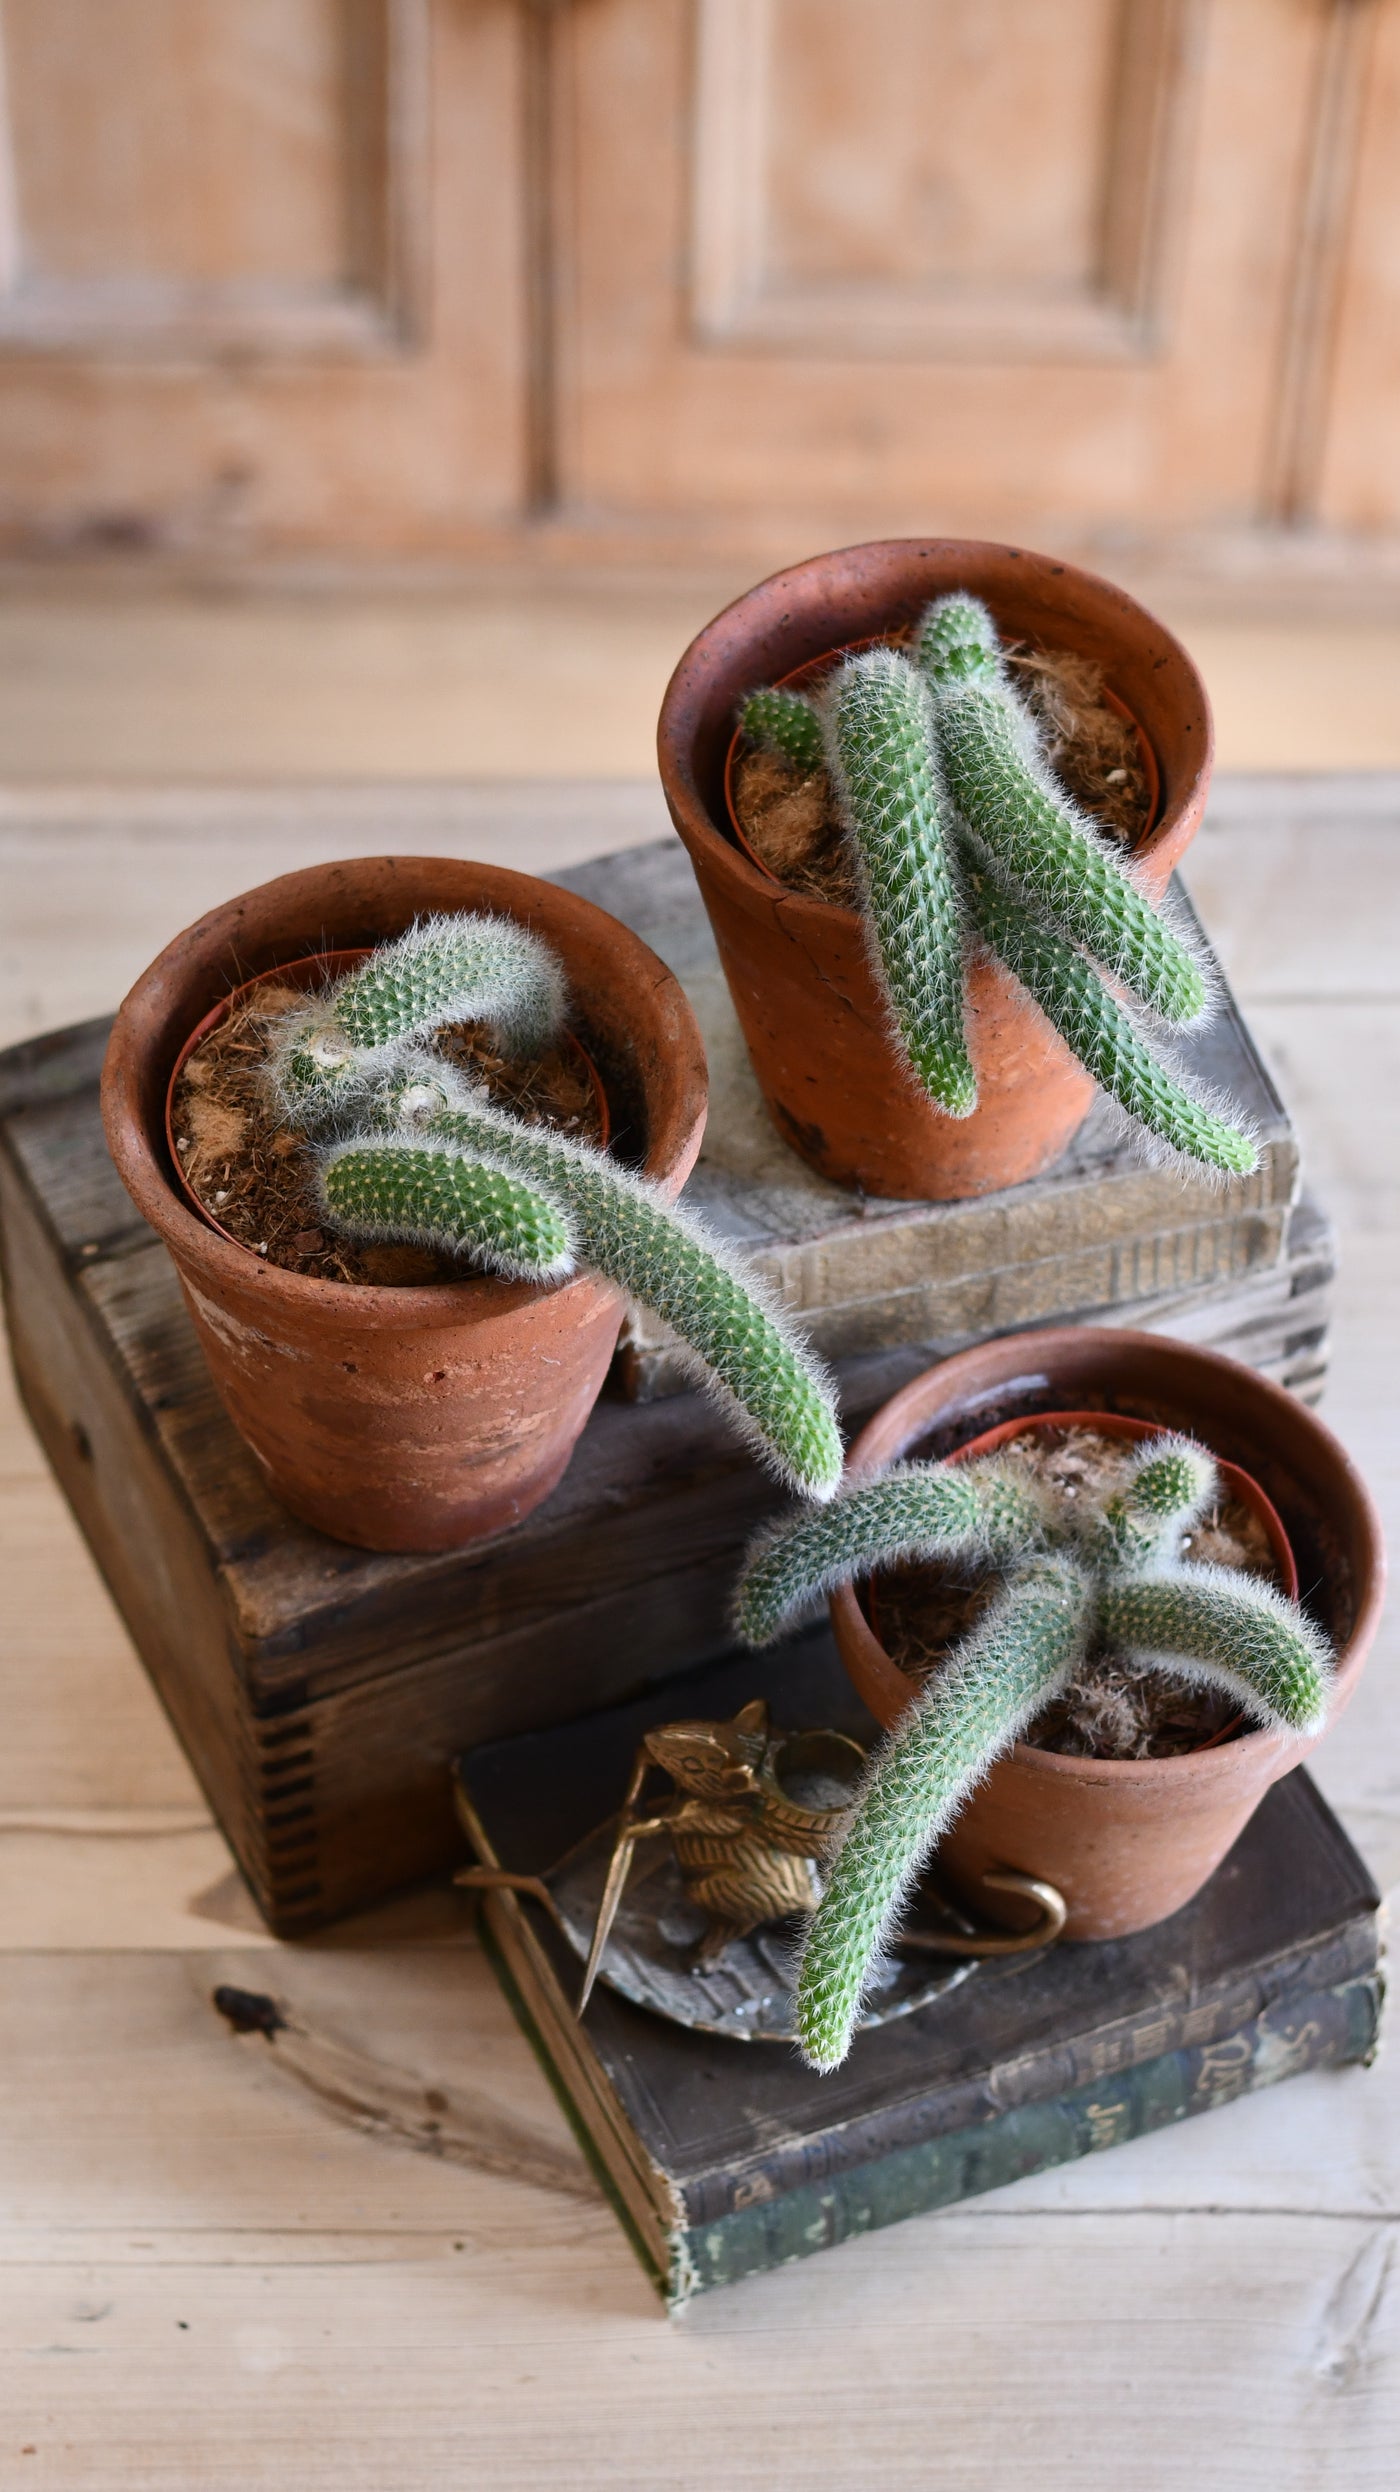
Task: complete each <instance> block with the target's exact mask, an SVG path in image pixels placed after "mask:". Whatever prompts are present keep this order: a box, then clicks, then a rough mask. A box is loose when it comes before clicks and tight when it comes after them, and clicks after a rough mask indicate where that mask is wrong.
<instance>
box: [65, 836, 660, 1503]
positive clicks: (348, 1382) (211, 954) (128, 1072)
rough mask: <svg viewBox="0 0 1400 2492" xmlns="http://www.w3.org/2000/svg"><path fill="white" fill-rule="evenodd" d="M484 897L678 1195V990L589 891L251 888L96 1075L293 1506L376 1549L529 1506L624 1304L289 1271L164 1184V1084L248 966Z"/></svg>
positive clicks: (588, 1397) (256, 1444)
mask: <svg viewBox="0 0 1400 2492" xmlns="http://www.w3.org/2000/svg"><path fill="white" fill-rule="evenodd" d="M469 909H489V910H494V911H496V912H497V913H498V914H500V915H504V916H509V917H514V918H516V919H518V920H519V921H520V922H521V923H522V924H528V925H530V926H532V927H534V928H535V929H536V931H537V932H538V933H539V934H541V935H542V936H543V937H544V939H545V941H546V942H547V943H549V944H551V945H552V946H553V948H554V949H555V951H556V952H557V953H558V954H559V956H560V958H561V959H562V961H563V963H564V966H565V969H566V971H567V974H568V979H569V985H570V991H571V996H572V1017H573V1020H574V1023H575V1026H576V1028H577V1030H578V1034H579V1036H580V1038H581V1040H582V1042H583V1044H584V1046H585V1048H586V1049H587V1052H588V1054H589V1055H590V1056H591V1057H592V1059H593V1061H594V1063H595V1064H596V1066H597V1067H598V1070H599V1072H600V1074H601V1076H602V1079H603V1083H604V1087H605V1089H606V1092H607V1096H608V1101H609V1106H610V1110H611V1115H612V1122H613V1130H614V1148H615V1149H616V1150H617V1151H618V1154H619V1156H620V1157H622V1158H623V1159H625V1160H626V1161H628V1162H629V1163H630V1164H632V1165H635V1166H638V1167H644V1168H645V1169H646V1171H647V1173H648V1175H650V1176H653V1177H655V1178H657V1179H658V1180H659V1181H660V1182H661V1183H662V1184H663V1185H664V1186H665V1187H666V1189H667V1191H668V1192H669V1193H671V1194H675V1193H677V1192H679V1190H680V1187H681V1186H682V1185H683V1184H684V1182H685V1178H686V1176H687V1174H688V1173H689V1170H690V1168H691V1167H692V1165H693V1163H694V1160H695V1156H696V1153H697V1152H698V1150H699V1148H700V1140H701V1136H702V1134H703V1131H704V1124H705V1100H706V1075H705V1055H704V1049H703V1046H702V1044H701V1040H700V1033H699V1030H698V1029H697V1027H696V1024H695V1019H694V1016H693V1014H692V1013H691V1010H690V1007H689V1005H688V1004H687V1002H686V999H685V996H684V994H683V993H682V991H681V988H680V987H679V985H678V984H677V982H676V980H675V978H673V977H672V975H671V973H670V971H669V970H668V969H666V968H665V967H664V966H663V964H662V963H661V962H660V961H659V960H658V959H657V958H656V955H655V954H654V953H653V952H651V951H649V950H648V948H647V946H646V945H645V944H644V943H643V942H641V941H640V940H639V938H638V937H637V936H636V935H634V934H632V933H631V932H630V931H629V929H628V928H627V927H625V926H622V925H619V924H618V923H617V921H616V920H615V919H614V918H611V917H608V916H606V915H605V914H604V912H603V911H602V910H601V909H598V908H594V907H593V906H592V904H591V902H589V901H587V900H581V899H578V898H577V897H575V895H574V894H573V893H572V892H567V891H560V890H558V889H556V888H555V887H554V886H553V885H552V884H549V883H543V882H538V881H536V880H535V879H534V878H533V877H532V876H530V875H526V874H513V873H509V872H507V871H506V870H505V869H504V868H501V867H496V866H485V865H471V864H466V863H462V862H459V861H456V860H453V859H447V858H438V857H366V858H354V859H351V860H350V861H348V862H347V863H345V864H340V865H330V866H317V867H312V868H310V869H308V870H307V871H306V872H303V873H298V874H286V875H283V876H281V877H279V879H278V880H277V881H275V882H270V883H264V884H262V885H261V886H260V887H259V888H258V889H257V890H255V891H250V892H245V893H244V894H243V895H242V897H241V898H239V899H236V900H232V901H230V902H229V903H228V904H227V906H225V907H223V908H220V909H215V910H213V911H212V912H211V913H210V915H209V916H207V917H204V918H201V919H200V921H199V923H198V924H197V925H195V926H192V927H190V928H189V929H188V930H187V931H186V932H185V933H184V934H182V935H178V936H177V937H176V939H175V941H174V942H173V943H172V944H170V945H169V946H168V948H167V949H166V950H165V951H164V952H162V953H161V955H160V958H159V959H158V960H157V961H155V962H154V963H153V964H152V966H151V967H150V968H149V969H148V970H147V971H146V973H145V975H144V977H142V978H140V979H138V981H137V983H136V985H135V986H134V987H133V988H132V991H131V993H130V995H128V997H127V999H126V1001H125V1003H124V1004H123V1005H122V1008H121V1011H120V1012H119V1014H118V1015H117V1021H116V1026H115V1028H114V1030H113V1032H112V1039H111V1044H110V1046H109V1048H108V1052H107V1061H106V1065H105V1067H104V1071H103V1082H102V1106H103V1117H104V1120H105V1123H106V1129H107V1140H108V1145H109V1147H110V1149H111V1152H112V1156H113V1159H114V1160H115V1162H116V1165H117V1168H118V1170H119V1172H120V1174H121V1177H122V1179H123V1182H124V1183H125V1185H126V1187H127V1190H128V1192H129V1193H130V1195H131V1197H132V1200H133V1201H134V1202H135V1204H136V1205H137V1208H138V1209H139V1210H140V1211H141V1212H143V1213H144V1214H145V1217H146V1218H147V1219H148V1220H149V1221H150V1223H151V1225H152V1227H153V1228H154V1229H156V1231H157V1232H158V1234H159V1235H160V1236H161V1238H162V1239H163V1240H164V1242H165V1244H166V1245H167V1246H168V1247H169V1249H170V1252H171V1255H172V1257H173V1258H174V1262H175V1267H176V1270H177V1272H178V1274H179V1277H180V1284H181V1287H182V1289H183V1291H184V1294H185V1299H186V1303H187V1305H188V1306H189V1310H190V1313H191V1315H192V1317H193V1319H194V1323H195V1327H196V1330H197V1332H198V1334H199V1338H200V1343H201V1346H202V1348H203V1350H204V1353H205V1356H206V1358H207V1359H208V1361H209V1366H210V1369H211V1372H212V1374H213V1378H214V1382H215V1384H216V1386H217V1387H218V1390H219V1393H220V1395H221V1397H222V1399H223V1401H224V1403H225V1404H226V1406H227V1408H228V1411H229V1415H230V1417H231V1418H232V1420H233V1422H234V1424H235V1426H236V1427H237V1428H238V1429H239V1431H240V1433H241V1434H242V1435H243V1436H244V1437H245V1438H246V1440H247V1442H248V1444H249V1445H250V1446H251V1448H252V1451H253V1453H254V1454H255V1455H256V1457H257V1459H258V1461H259V1463H260V1464H261V1465H262V1468H263V1470H264V1471H265V1472H266V1474H267V1478H268V1482H269V1485H270V1486H271V1487H272V1488H273V1489H274V1490H275V1492H276V1494H277V1495H278V1496H279V1497H280V1498H281V1499H282V1500H283V1502H284V1503H285V1504H286V1505H288V1506H290V1507H291V1509H292V1511H293V1513H295V1514H298V1515H300V1516H301V1517H302V1518H303V1520H304V1521H306V1522H308V1523H313V1524H315V1525H316V1526H317V1527H318V1528H319V1529H320V1530H322V1531H325V1532H329V1533H331V1534H332V1535H333V1536H334V1537H335V1538H337V1539H340V1540H349V1541H353V1542H355V1543H357V1544H358V1545H359V1546H360V1547H362V1548H370V1549H447V1548H456V1547H460V1546H461V1545H462V1544H463V1543H465V1542H468V1541H472V1540H475V1539H478V1538H480V1537H482V1536H483V1535H485V1534H486V1533H489V1532H494V1531H498V1530H500V1529H502V1528H503V1527H505V1526H506V1525H508V1524H511V1523H517V1522H520V1521H521V1520H522V1519H523V1517H524V1516H525V1515H527V1514H529V1513H530V1512H531V1510H532V1509H533V1508H534V1507H535V1506H537V1505H538V1504H539V1503H540V1500H541V1499H542V1498H543V1497H545V1496H547V1495H548V1493H549V1491H550V1490H551V1488H553V1487H554V1485H555V1483H556V1482H557V1481H558V1480H559V1478H560V1477H561V1475H562V1473H563V1471H564V1469H565V1467H566V1465H567V1463H568V1460H569V1456H570V1454H571V1452H572V1451H573V1447H574V1444H575V1442H576V1440H577V1438H578V1436H579V1433H580V1431H581V1429H582V1427H583V1425H584V1422H585V1420H586V1419H587V1417H588V1414H589V1411H590V1410H591V1409H592V1407H593V1403H594V1401H595V1400H596V1399H597V1395H598V1392H599V1389H600V1387H601V1385H602V1382H603V1378H604V1376H605V1374H606V1373H607V1368H608V1362H609V1360H610V1359H611V1356H612V1352H613V1346H614V1343H615V1341H616V1338H617V1329H618V1324H619V1321H620V1319H621V1315H622V1301H621V1299H620V1297H619V1295H618V1293H617V1291H616V1290H614V1289H613V1288H612V1287H611V1286H610V1285H609V1284H608V1283H607V1282H605V1281H602V1280H599V1279H597V1278H596V1277H595V1276H593V1275H592V1274H587V1275H583V1276H580V1277H579V1278H578V1279H576V1280H571V1281H568V1282H565V1283H563V1284H560V1285H556V1286H553V1287H541V1286H538V1285H534V1284H530V1283H524V1282H506V1281H500V1280H495V1279H491V1278H489V1277H485V1276H482V1277H476V1278H472V1279H468V1280H463V1281H459V1282H446V1283H437V1284H434V1285H432V1286H430V1287H424V1288H410V1289H388V1288H358V1287H354V1286H351V1285H349V1284H345V1283H340V1282H334V1281H322V1280H312V1279H308V1278H307V1277H305V1276H304V1275H303V1274H300V1273H295V1272H285V1271H281V1270H279V1269H278V1268H277V1267H275V1266H272V1265H269V1264H267V1263H265V1262H263V1261H262V1260H261V1259H260V1258H259V1257H258V1256H257V1255H254V1254H251V1253H249V1251H248V1250H247V1249H246V1248H245V1247H242V1246H239V1245H237V1244H235V1243H234V1242H233V1241H231V1240H230V1239H228V1238H226V1237H224V1236H222V1235H220V1234H219V1233H218V1232H217V1231H216V1230H214V1229H213V1228H211V1227H210V1226H209V1225H208V1224H207V1222H206V1221H205V1220H204V1219H203V1218H202V1217H201V1216H200V1215H199V1214H198V1213H197V1212H196V1211H195V1210H194V1209H193V1207H192V1206H191V1205H190V1203H189V1202H188V1201H187V1200H186V1198H185V1197H184V1195H183V1194H182V1192H181V1190H180V1188H179V1187H178V1185H177V1184H176V1183H175V1182H174V1181H173V1179H174V1172H173V1170H172V1167H171V1163H170V1155H169V1152H168V1149H167V1146H166V1141H165V1132H164V1117H165V1102H166V1093H167V1087H168V1084H169V1080H170V1075H171V1072H172V1070H173V1067H174V1064H175V1061H176V1059H177V1057H178V1055H179V1053H180V1050H181V1048H182V1046H183V1045H184V1043H185V1041H186V1040H187V1038H188V1037H189V1034H190V1032H191V1031H192V1030H193V1029H194V1028H195V1026H196V1025H197V1024H198V1022H199V1021H200V1020H201V1019H202V1018H203V1016H204V1015H205V1014H206V1013H207V1012H209V1011H210V1010H211V1008H212V1007H213V1006H215V1005H216V1004H218V1003H219V1002H220V1001H221V1000H222V999H223V998H224V997H225V996H227V994H228V992H229V990H230V989H231V988H232V987H234V986H236V985H241V984H243V983H244V982H246V980H247V979H248V978H249V977H250V976H256V975H257V974H258V973H259V972H261V971H263V970H266V969H272V968H276V967H280V966H282V965H283V964H285V963H287V962H291V961H296V960H299V959H301V958H303V957H304V956H305V955H306V954H307V953H308V952H309V951H310V950H312V949H313V948H317V947H319V948H323V949H326V950H337V951H341V950H355V949H359V948H364V947H368V946H371V945H373V944H375V943H379V942H382V941H384V940H385V939H386V938H388V937H391V936H394V935H397V934H401V933H402V932H403V931H404V929H405V928H406V927H408V926H410V925H411V924H412V923H413V921H414V919H415V918H417V917H419V916H422V915H424V914H426V913H429V912H431V911H435V910H446V911H459V910H469Z"/></svg>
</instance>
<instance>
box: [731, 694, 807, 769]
mask: <svg viewBox="0 0 1400 2492" xmlns="http://www.w3.org/2000/svg"><path fill="white" fill-rule="evenodd" d="M739 724H740V726H741V727H742V729H743V731H744V734H745V735H746V736H748V737H749V738H750V740H751V741H752V742H753V743H755V744H766V745H767V747H768V749H769V751H770V752H773V753H783V754H785V755H786V757H787V759H788V760H789V761H791V762H795V763H796V764H797V767H798V769H799V770H820V768H821V766H822V763H823V761H824V760H825V759H826V747H825V745H824V743H823V741H822V722H821V717H820V715H819V713H818V712H817V711H816V710H815V709H814V708H813V706H812V704H811V702H810V701H807V700H804V698H803V696H802V694H801V693H800V692H784V691H783V689H782V687H781V685H775V686H773V687H772V688H771V689H770V690H768V691H766V692H751V693H750V694H749V697H748V699H747V701H745V702H744V704H743V706H742V708H741V709H740V712H739Z"/></svg>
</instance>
